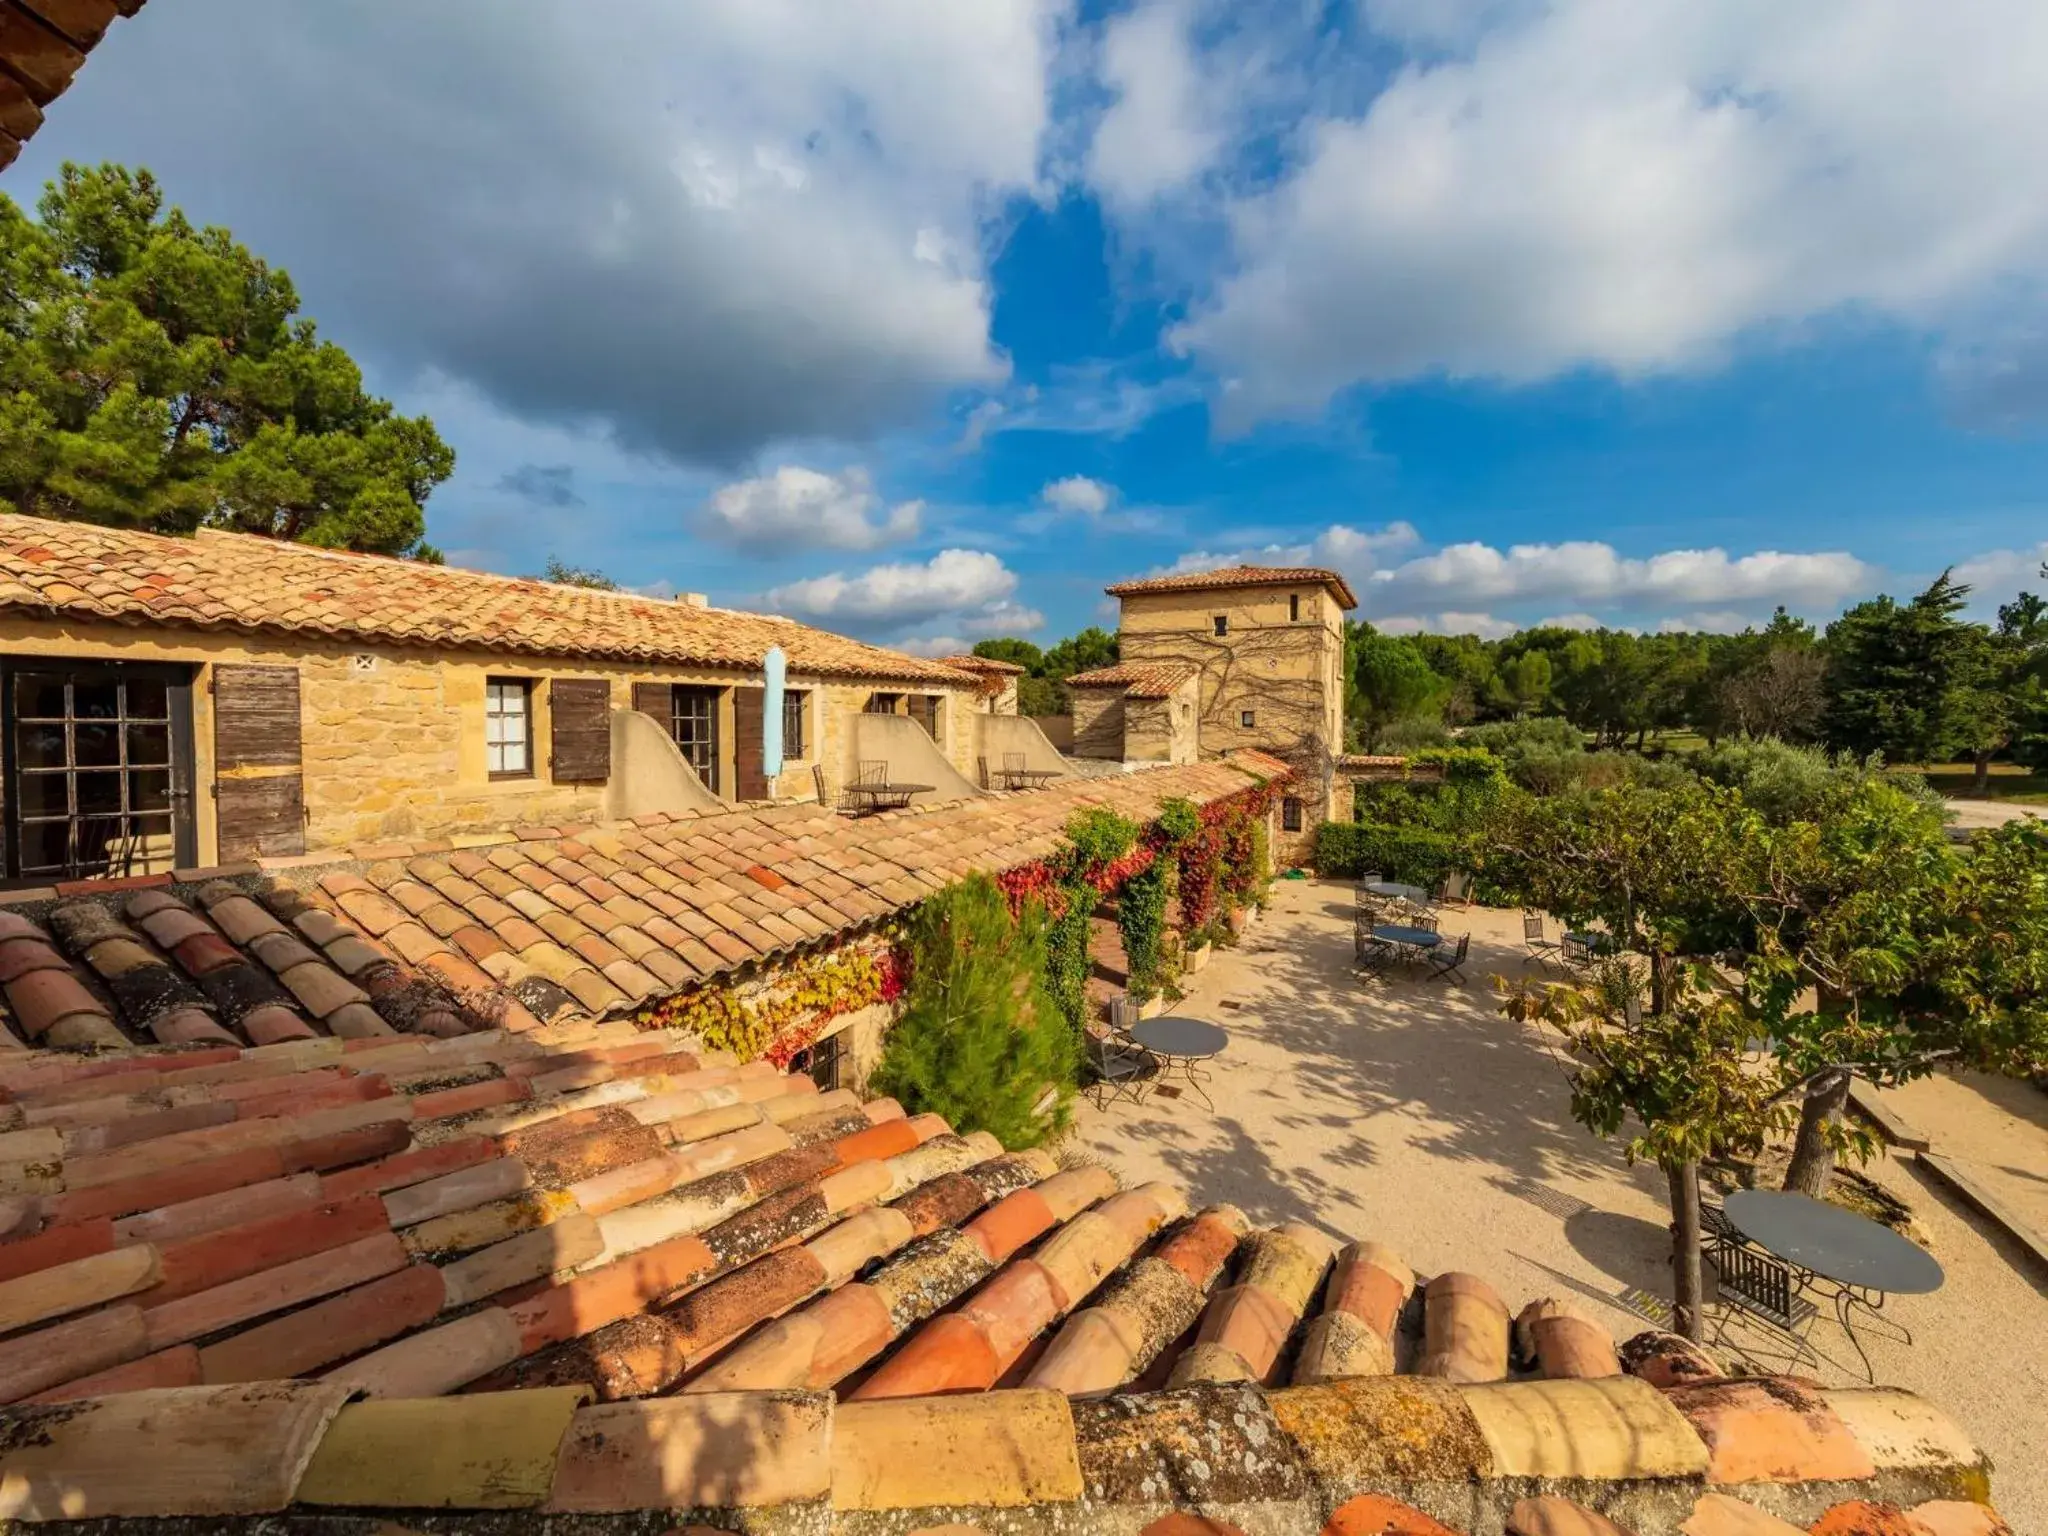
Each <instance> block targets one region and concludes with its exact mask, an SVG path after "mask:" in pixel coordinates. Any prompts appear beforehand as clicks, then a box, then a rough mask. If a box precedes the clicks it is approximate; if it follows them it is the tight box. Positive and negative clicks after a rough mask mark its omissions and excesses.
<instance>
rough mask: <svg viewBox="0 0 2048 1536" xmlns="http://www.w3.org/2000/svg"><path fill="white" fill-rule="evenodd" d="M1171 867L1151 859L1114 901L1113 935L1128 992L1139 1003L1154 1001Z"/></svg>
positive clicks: (1158, 984)
mask: <svg viewBox="0 0 2048 1536" xmlns="http://www.w3.org/2000/svg"><path fill="white" fill-rule="evenodd" d="M1172 867H1173V866H1172V865H1170V864H1169V863H1168V862H1167V861H1166V860H1165V859H1154V860H1153V861H1152V862H1151V863H1150V864H1148V865H1146V866H1145V868H1144V869H1142V870H1140V871H1139V872H1138V873H1137V874H1135V875H1133V876H1131V878H1130V879H1128V880H1126V881H1125V882H1124V884H1123V889H1122V890H1120V891H1118V892H1117V897H1116V926H1117V932H1118V934H1119V935H1120V936H1121V937H1122V939H1123V941H1124V960H1125V963H1126V965H1127V967H1128V970H1127V978H1128V982H1127V984H1128V988H1129V991H1130V994H1131V996H1132V997H1134V998H1136V999H1137V1000H1138V1001H1139V1002H1144V1001H1145V1000H1146V999H1148V998H1151V997H1156V996H1157V995H1158V994H1159V992H1160V990H1161V987H1162V985H1163V982H1164V980H1165V978H1164V977H1163V975H1162V974H1161V966H1162V964H1163V962H1164V958H1165V955H1164V941H1165V938H1166V874H1167V871H1168V870H1169V869H1171V868H1172Z"/></svg>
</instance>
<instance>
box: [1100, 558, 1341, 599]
mask: <svg viewBox="0 0 2048 1536" xmlns="http://www.w3.org/2000/svg"><path fill="white" fill-rule="evenodd" d="M1301 586H1320V587H1328V588H1329V589H1330V590H1331V591H1332V592H1334V593H1336V594H1337V600H1338V601H1339V602H1340V603H1342V604H1343V605H1344V606H1345V607H1346V608H1356V607H1357V606H1358V594H1357V593H1355V592H1353V591H1352V590H1351V583H1350V582H1348V581H1346V580H1345V579H1344V578H1343V577H1342V576H1340V575H1338V574H1337V572H1335V571H1329V570H1324V569H1323V568H1322V567H1321V566H1314V565H1226V566H1222V567H1220V568H1218V569H1216V570H1213V571H1187V572H1184V573H1182V574H1181V575H1178V576H1146V577H1142V578H1140V579H1139V580H1137V581H1120V582H1118V583H1117V584H1116V585H1115V586H1112V587H1104V588H1103V589H1102V590H1103V591H1105V592H1107V593H1108V594H1109V595H1110V596H1111V597H1139V596H1142V595H1144V594H1145V593H1147V592H1206V591H1210V590H1222V589H1224V588H1229V587H1301Z"/></svg>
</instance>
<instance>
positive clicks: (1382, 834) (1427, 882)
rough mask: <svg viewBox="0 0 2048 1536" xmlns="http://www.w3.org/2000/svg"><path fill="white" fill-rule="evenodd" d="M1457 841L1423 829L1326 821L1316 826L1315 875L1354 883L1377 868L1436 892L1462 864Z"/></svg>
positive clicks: (1379, 823)
mask: <svg viewBox="0 0 2048 1536" xmlns="http://www.w3.org/2000/svg"><path fill="white" fill-rule="evenodd" d="M1459 862H1460V861H1459V857H1458V844H1457V840H1456V839H1454V838H1452V837H1449V836H1447V835H1445V834H1444V833H1442V832H1431V831H1429V830H1427V829H1425V828H1422V827H1395V826H1388V825H1386V824H1384V823H1382V822H1373V821H1361V822H1341V821H1326V822H1324V823H1323V824H1322V825H1321V826H1319V827H1317V828H1316V872H1317V873H1318V874H1320V875H1324V876H1326V877H1327V876H1336V877H1339V878H1343V879H1356V878H1357V877H1358V876H1359V875H1361V874H1364V873H1365V872H1366V871H1367V870H1378V871H1379V872H1380V873H1381V874H1383V875H1385V876H1386V877H1387V878H1388V879H1389V880H1400V881H1403V882H1405V883H1407V884H1409V885H1420V886H1425V887H1427V888H1429V889H1431V890H1434V889H1435V888H1436V887H1437V885H1438V883H1439V882H1441V881H1442V879H1443V878H1444V876H1445V875H1447V874H1449V873H1450V872H1451V871H1452V870H1454V869H1456V868H1458V866H1459Z"/></svg>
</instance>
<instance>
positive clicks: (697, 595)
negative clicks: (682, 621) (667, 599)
mask: <svg viewBox="0 0 2048 1536" xmlns="http://www.w3.org/2000/svg"><path fill="white" fill-rule="evenodd" d="M676 601H677V602H679V603H681V604H682V605H683V606H684V607H685V608H709V607H710V606H711V599H710V598H708V597H706V596H705V595H704V594H703V593H702V592H682V593H678V594H677V595H676Z"/></svg>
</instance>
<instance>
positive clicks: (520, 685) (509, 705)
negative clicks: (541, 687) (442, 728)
mask: <svg viewBox="0 0 2048 1536" xmlns="http://www.w3.org/2000/svg"><path fill="white" fill-rule="evenodd" d="M484 758H485V766H487V767H488V768H489V769H490V770H491V777H492V778H494V779H523V778H530V777H531V776H532V774H533V684H532V683H530V682H527V681H526V680H525V679H524V678H510V677H494V678H492V679H490V681H488V682H487V683H485V684H484Z"/></svg>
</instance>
